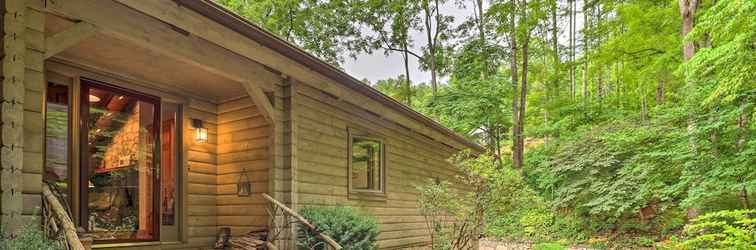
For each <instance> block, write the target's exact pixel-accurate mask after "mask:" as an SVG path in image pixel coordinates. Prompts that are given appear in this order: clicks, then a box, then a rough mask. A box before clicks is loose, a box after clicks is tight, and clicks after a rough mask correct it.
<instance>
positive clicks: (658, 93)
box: [656, 79, 664, 105]
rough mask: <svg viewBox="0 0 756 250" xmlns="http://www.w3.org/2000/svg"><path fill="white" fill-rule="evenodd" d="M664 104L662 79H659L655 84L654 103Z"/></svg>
mask: <svg viewBox="0 0 756 250" xmlns="http://www.w3.org/2000/svg"><path fill="white" fill-rule="evenodd" d="M663 104H664V79H659V81H658V82H657V84H656V105H663Z"/></svg>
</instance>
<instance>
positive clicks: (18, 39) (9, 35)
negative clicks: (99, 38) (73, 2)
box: [0, 0, 26, 236]
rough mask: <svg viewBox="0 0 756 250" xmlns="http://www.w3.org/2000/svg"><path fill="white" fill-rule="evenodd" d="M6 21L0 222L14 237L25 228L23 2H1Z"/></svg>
mask: <svg viewBox="0 0 756 250" xmlns="http://www.w3.org/2000/svg"><path fill="white" fill-rule="evenodd" d="M0 5H2V6H0V12H2V14H3V16H4V19H3V22H2V25H3V27H2V33H3V37H2V39H3V41H2V45H3V58H2V83H3V84H2V92H0V93H2V98H0V100H2V101H1V102H0V106H1V107H2V112H0V120H1V121H2V122H0V127H2V136H0V140H1V141H2V143H0V222H1V223H2V226H3V231H4V232H3V233H5V234H7V235H8V236H15V235H17V233H18V232H19V231H20V229H21V228H22V227H23V223H22V220H21V213H22V210H23V196H22V191H23V178H22V177H23V175H22V172H21V171H22V169H23V159H24V103H25V100H24V99H25V98H24V96H25V87H26V84H25V75H26V74H25V70H26V69H25V67H26V63H25V61H26V60H25V57H26V42H25V36H24V34H25V31H26V20H25V16H24V13H25V9H24V3H23V0H5V1H0Z"/></svg>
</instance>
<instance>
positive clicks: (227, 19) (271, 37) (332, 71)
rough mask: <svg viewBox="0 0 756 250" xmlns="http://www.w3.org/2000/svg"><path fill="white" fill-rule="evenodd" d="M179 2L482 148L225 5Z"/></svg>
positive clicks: (196, 0)
mask: <svg viewBox="0 0 756 250" xmlns="http://www.w3.org/2000/svg"><path fill="white" fill-rule="evenodd" d="M176 2H178V3H179V4H180V5H181V6H184V7H187V8H189V9H191V10H193V11H195V12H197V13H199V14H201V15H203V16H205V17H207V18H209V19H210V20H213V21H215V22H217V23H219V24H221V25H224V26H226V27H228V28H230V29H232V30H234V31H236V32H238V33H240V34H242V35H244V36H246V37H249V38H250V39H252V40H254V41H256V42H258V43H260V44H261V45H263V46H266V47H268V48H270V49H273V50H274V51H276V52H278V53H280V54H282V55H284V56H286V57H289V58H292V59H294V60H296V61H298V62H299V63H301V64H302V65H304V66H306V67H308V68H310V69H311V70H313V71H315V72H317V73H319V74H322V75H324V76H326V77H328V78H331V79H333V80H334V81H336V82H338V83H340V84H343V85H344V86H346V87H348V88H349V89H352V90H354V91H357V92H358V93H361V94H363V95H365V96H367V97H369V98H371V99H373V100H375V101H378V102H380V103H382V104H384V105H386V106H388V107H390V108H391V109H394V110H396V111H398V112H399V113H401V114H403V115H406V116H407V117H410V118H412V119H413V120H415V121H418V122H420V123H422V124H423V125H426V126H428V127H430V128H432V129H434V130H436V131H438V132H440V133H442V134H444V135H446V136H448V137H450V138H452V139H454V140H456V141H458V142H459V143H461V144H463V145H465V146H467V147H470V148H471V149H473V150H476V151H481V152H482V151H483V148H482V147H481V146H480V145H478V144H477V143H475V142H472V141H470V140H468V139H467V138H465V137H463V136H461V135H459V134H457V133H455V132H454V131H452V130H450V129H448V128H446V127H444V126H443V125H441V124H439V123H438V122H436V121H434V120H433V119H431V118H429V117H427V116H425V115H423V114H421V113H419V112H417V111H415V110H413V109H412V108H410V107H407V106H406V105H404V104H402V103H400V102H398V101H396V100H394V99H393V98H391V97H389V96H387V95H385V94H383V93H381V92H380V91H378V90H376V89H374V88H373V87H371V86H369V85H367V84H365V83H363V82H362V81H360V80H358V79H356V78H354V77H353V76H351V75H349V74H347V73H346V72H344V71H342V70H341V69H339V68H337V67H335V66H333V65H331V64H329V63H326V62H325V61H323V60H320V59H319V58H317V57H315V56H314V55H312V54H310V53H309V52H307V51H305V50H303V49H301V48H299V47H297V46H295V45H293V44H291V43H289V42H288V41H286V40H284V39H282V38H280V37H278V36H276V35H275V34H273V33H271V32H268V31H266V30H265V29H263V28H261V27H260V26H258V25H256V24H254V23H252V22H250V21H249V20H247V19H245V18H244V17H241V16H239V15H237V14H236V13H234V12H232V11H231V10H228V9H226V8H225V7H223V6H221V5H219V4H217V3H215V2H213V1H211V0H176Z"/></svg>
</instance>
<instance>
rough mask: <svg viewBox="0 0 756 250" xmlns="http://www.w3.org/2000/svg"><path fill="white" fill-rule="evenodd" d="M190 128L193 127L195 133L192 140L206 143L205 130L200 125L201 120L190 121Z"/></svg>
mask: <svg viewBox="0 0 756 250" xmlns="http://www.w3.org/2000/svg"><path fill="white" fill-rule="evenodd" d="M192 127H194V130H195V131H196V133H195V136H194V139H195V140H196V141H197V142H199V143H203V142H206V141H207V128H205V126H204V125H203V124H202V120H200V119H192Z"/></svg>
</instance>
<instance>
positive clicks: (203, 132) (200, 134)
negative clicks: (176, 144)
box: [195, 128, 207, 142]
mask: <svg viewBox="0 0 756 250" xmlns="http://www.w3.org/2000/svg"><path fill="white" fill-rule="evenodd" d="M196 130H197V135H196V136H195V139H196V140H197V142H206V141H207V129H206V128H196Z"/></svg>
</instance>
